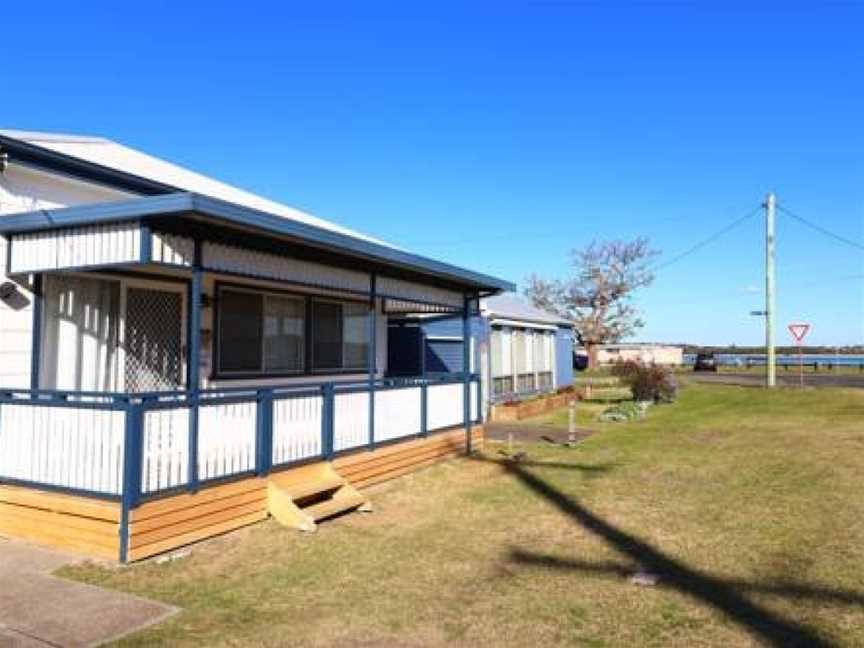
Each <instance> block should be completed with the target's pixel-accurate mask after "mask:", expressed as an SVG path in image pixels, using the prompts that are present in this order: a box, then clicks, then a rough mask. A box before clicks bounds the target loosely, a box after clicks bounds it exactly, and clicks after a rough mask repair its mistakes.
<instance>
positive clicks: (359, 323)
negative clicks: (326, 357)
mask: <svg viewBox="0 0 864 648" xmlns="http://www.w3.org/2000/svg"><path fill="white" fill-rule="evenodd" d="M342 312H343V315H344V324H343V341H344V345H345V346H344V352H343V353H344V355H343V357H344V361H345V362H344V367H345V368H346V369H347V368H355V367H362V368H364V369H365V368H366V367H367V366H368V362H369V361H368V352H369V306H367V305H366V304H353V303H349V304H343V305H342Z"/></svg>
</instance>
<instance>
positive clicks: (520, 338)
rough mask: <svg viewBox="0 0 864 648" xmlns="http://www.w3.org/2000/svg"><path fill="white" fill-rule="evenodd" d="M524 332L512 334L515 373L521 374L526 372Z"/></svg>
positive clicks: (526, 350) (526, 349) (526, 345)
mask: <svg viewBox="0 0 864 648" xmlns="http://www.w3.org/2000/svg"><path fill="white" fill-rule="evenodd" d="M527 342H528V341H527V339H526V336H525V331H514V332H513V346H514V349H513V351H514V352H513V355H514V356H515V362H516V373H517V374H522V373H526V372H527V371H528V344H527Z"/></svg>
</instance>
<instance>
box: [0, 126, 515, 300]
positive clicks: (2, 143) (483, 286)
mask: <svg viewBox="0 0 864 648" xmlns="http://www.w3.org/2000/svg"><path fill="white" fill-rule="evenodd" d="M0 147H2V148H3V150H4V151H7V152H9V153H10V158H11V159H12V161H18V162H22V163H24V164H28V163H29V164H35V165H38V166H43V167H47V168H49V169H52V170H56V171H59V172H65V173H69V174H71V175H75V176H77V177H82V178H84V179H91V180H94V181H96V182H102V183H104V184H109V185H111V186H114V187H117V188H121V189H126V190H129V191H131V192H133V193H138V194H141V195H142V196H143V197H141V198H136V199H133V200H129V201H118V202H105V203H98V204H88V205H79V206H74V207H66V208H61V209H52V210H48V211H38V212H29V213H24V214H14V215H9V216H4V217H3V218H2V219H0V233H4V234H11V233H15V232H24V231H35V230H44V229H56V228H58V227H66V226H72V225H86V224H91V223H97V222H107V221H122V220H141V219H147V218H152V217H156V216H159V217H165V216H170V217H172V218H177V219H182V218H188V217H196V216H199V217H200V216H204V217H206V218H212V219H214V220H219V221H220V222H224V223H227V224H230V225H239V226H243V227H248V228H251V229H255V230H258V231H261V232H262V233H266V234H268V235H279V236H284V237H288V238H291V239H294V240H298V241H303V242H308V243H311V244H312V245H313V246H318V247H321V248H327V249H330V250H335V251H336V252H339V253H342V254H346V255H350V256H354V257H360V258H363V259H366V260H369V261H372V262H375V263H382V264H385V265H391V266H397V267H400V268H405V269H407V270H410V271H412V272H419V273H421V274H427V275H432V276H435V277H441V278H443V279H445V280H448V281H452V282H456V283H459V284H462V285H466V286H470V287H471V288H476V289H478V290H480V291H484V292H485V291H489V292H497V291H500V290H512V289H513V284H512V283H511V282H509V281H505V280H502V279H498V278H496V277H491V276H488V275H485V274H482V273H478V272H474V271H471V270H468V269H465V268H461V267H458V266H454V265H451V264H448V263H444V262H441V261H437V260H435V259H430V258H428V257H423V256H420V255H417V254H412V253H410V252H407V251H405V250H402V249H400V248H397V247H395V246H393V245H389V244H387V243H384V242H382V241H379V240H377V239H375V238H372V237H369V236H366V235H364V234H360V233H358V232H355V231H353V230H350V229H348V228H345V227H341V226H339V225H336V224H335V223H331V222H329V221H326V220H323V219H321V218H317V217H316V216H312V215H310V214H307V213H305V212H302V211H300V210H297V209H294V208H292V207H288V206H287V205H283V204H281V203H277V202H274V201H272V200H268V199H266V198H262V197H260V196H256V195H255V194H252V193H249V192H247V191H244V190H242V189H238V188H236V187H232V186H231V185H228V184H225V183H222V182H219V181H217V180H214V179H212V178H208V177H207V176H204V175H201V174H199V173H195V172H193V171H189V170H188V169H184V168H182V167H180V166H177V165H175V164H172V163H170V162H166V161H164V160H160V159H159V158H155V157H152V156H150V155H147V154H145V153H142V152H140V151H136V150H135V149H131V148H129V147H126V146H123V145H122V144H118V143H116V142H112V141H110V140H107V139H104V138H100V137H87V136H79V135H63V134H51V133H39V132H31V131H14V130H0Z"/></svg>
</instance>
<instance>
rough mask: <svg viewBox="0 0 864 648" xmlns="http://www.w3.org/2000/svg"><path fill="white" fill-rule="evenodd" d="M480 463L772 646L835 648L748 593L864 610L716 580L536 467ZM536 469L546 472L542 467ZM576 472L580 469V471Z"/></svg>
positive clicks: (546, 562) (839, 595) (774, 587)
mask: <svg viewBox="0 0 864 648" xmlns="http://www.w3.org/2000/svg"><path fill="white" fill-rule="evenodd" d="M474 459H475V460H478V461H488V462H492V463H497V464H498V465H499V466H501V467H502V469H504V470H505V471H506V472H508V473H509V474H512V475H514V476H515V477H517V478H518V479H519V480H520V481H521V482H522V483H523V484H525V485H526V486H528V487H529V488H530V489H531V490H532V491H534V492H535V493H536V494H537V495H539V496H540V497H541V498H543V499H545V500H546V501H548V502H550V503H551V504H553V505H555V507H556V508H558V510H559V511H561V512H562V513H564V514H565V515H566V516H568V517H569V518H571V519H572V520H573V521H574V522H576V523H577V524H579V525H580V526H582V527H583V528H584V529H585V530H587V531H588V532H590V533H591V534H593V535H595V536H597V537H599V538H600V539H601V540H603V541H604V542H606V544H608V545H609V546H611V547H612V548H613V549H615V550H616V551H617V552H618V553H620V554H621V555H622V556H624V557H626V558H629V559H630V561H632V563H634V564H636V565H639V567H640V568H641V569H642V570H644V571H647V572H650V573H652V574H656V575H657V576H659V578H660V584H661V585H662V586H664V587H671V588H673V589H675V590H678V591H679V592H682V593H684V594H686V595H688V596H690V597H691V598H694V599H696V600H698V601H701V602H703V603H707V604H708V605H711V606H713V607H714V608H716V609H718V610H719V611H720V612H722V613H723V614H724V615H725V616H726V617H727V618H729V619H731V620H732V621H734V622H735V623H737V624H738V625H739V626H741V627H742V628H743V629H744V630H746V631H747V632H749V633H750V634H751V635H753V636H755V637H757V638H759V639H761V640H762V641H763V642H765V643H767V644H769V645H773V646H810V647H814V648H828V647H830V646H833V645H834V644H833V643H832V642H831V641H830V640H828V639H826V638H824V637H822V636H820V635H819V634H818V633H817V631H816V630H815V629H814V628H812V627H810V626H807V625H804V624H800V623H796V622H795V621H792V620H789V619H786V618H784V617H782V616H780V615H779V614H776V613H774V612H772V611H770V610H768V609H766V608H764V607H762V606H761V605H758V604H756V603H754V602H752V601H750V600H748V599H747V598H745V597H744V596H743V594H742V593H743V592H748V591H749V592H757V593H767V594H774V595H778V596H782V597H787V598H793V599H805V598H812V599H819V600H825V601H834V602H839V603H846V604H849V605H864V594H862V593H859V592H853V591H844V590H832V589H828V588H820V587H811V586H809V585H806V584H800V583H783V582H781V583H765V584H762V583H750V582H747V581H740V580H734V579H723V578H718V577H715V576H712V575H710V574H707V573H704V572H702V571H700V570H698V569H695V568H692V567H689V566H687V565H686V564H684V563H682V562H680V561H678V560H676V559H674V558H671V557H669V556H667V555H665V554H664V553H663V552H661V551H660V550H659V549H656V548H654V547H653V546H651V545H650V544H648V543H647V542H645V541H643V540H641V539H639V538H638V537H636V536H634V535H631V534H629V533H626V532H625V531H622V530H621V529H619V528H617V527H615V526H614V525H612V524H610V523H608V522H606V521H605V520H603V519H602V518H600V517H598V516H597V515H595V514H594V513H592V512H591V511H590V510H588V509H587V508H586V507H584V506H582V505H581V504H580V503H579V502H578V501H576V500H575V499H573V498H572V497H569V496H568V495H566V494H565V493H562V492H561V491H560V490H558V489H556V488H555V487H554V486H551V485H550V484H548V483H546V482H545V481H544V480H543V479H541V478H540V477H538V476H536V475H535V474H533V473H532V472H531V471H529V470H527V469H526V468H527V467H528V466H529V465H531V463H530V462H526V463H519V462H513V461H502V460H497V459H491V458H488V457H482V456H476V455H475V456H474ZM535 465H540V466H542V462H539V463H535ZM573 467H574V468H576V469H578V468H579V466H578V465H574V466H573ZM512 559H513V560H514V562H517V563H520V564H539V565H543V566H545V567H549V568H555V569H562V570H574V571H583V572H593V573H603V574H618V575H621V576H624V575H625V574H626V575H632V574H633V571H634V570H633V569H632V568H629V569H628V568H627V567H626V566H624V565H621V564H618V563H596V564H592V563H585V562H581V561H576V560H568V559H560V558H555V557H551V556H543V555H534V554H530V553H526V552H520V551H514V552H513V554H512Z"/></svg>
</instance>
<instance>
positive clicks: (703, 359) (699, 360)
mask: <svg viewBox="0 0 864 648" xmlns="http://www.w3.org/2000/svg"><path fill="white" fill-rule="evenodd" d="M693 371H717V358H715V357H714V354H713V353H697V354H696V361H695V362H694V363H693Z"/></svg>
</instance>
